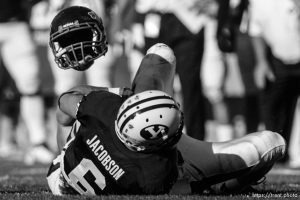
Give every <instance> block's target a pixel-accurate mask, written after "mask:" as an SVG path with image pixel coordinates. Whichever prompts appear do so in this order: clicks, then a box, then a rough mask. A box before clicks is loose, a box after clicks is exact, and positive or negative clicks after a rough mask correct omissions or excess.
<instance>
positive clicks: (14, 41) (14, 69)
mask: <svg viewBox="0 0 300 200" xmlns="http://www.w3.org/2000/svg"><path fill="white" fill-rule="evenodd" d="M10 28H11V31H10V37H9V38H8V41H7V42H5V43H4V45H3V49H2V50H3V54H2V55H3V61H4V62H5V65H6V67H7V70H8V72H9V73H10V74H11V76H12V77H13V79H14V80H15V81H16V85H17V88H18V89H19V91H20V93H21V95H22V96H21V102H20V112H21V116H22V118H23V120H24V122H25V125H26V126H27V128H28V132H29V141H30V142H31V145H32V150H31V151H30V153H29V154H30V156H29V154H28V156H29V157H30V158H29V157H28V162H31V163H32V162H35V161H38V162H43V163H49V162H51V160H52V158H53V154H52V153H51V152H50V151H49V150H48V149H47V148H46V147H45V145H44V144H46V142H47V135H46V122H45V107H44V101H43V98H42V96H41V94H40V89H41V82H40V79H39V63H38V58H37V55H36V52H35V45H34V42H33V40H32V38H31V35H30V31H29V27H28V26H27V24H26V23H22V22H16V23H14V24H12V25H11V26H10ZM31 153H32V154H31Z"/></svg>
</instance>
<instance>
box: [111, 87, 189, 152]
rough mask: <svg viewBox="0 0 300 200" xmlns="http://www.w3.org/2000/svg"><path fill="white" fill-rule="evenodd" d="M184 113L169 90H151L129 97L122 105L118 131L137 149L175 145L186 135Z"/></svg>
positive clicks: (156, 148) (154, 149) (145, 149)
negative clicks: (166, 91)
mask: <svg viewBox="0 0 300 200" xmlns="http://www.w3.org/2000/svg"><path fill="white" fill-rule="evenodd" d="M182 128H183V114H182V112H181V111H180V108H179V104H178V103H177V102H176V101H175V100H174V99H173V98H172V97H171V96H169V95H168V94H167V93H165V92H162V91H158V90H148V91H145V92H141V93H137V94H135V95H133V96H131V97H129V98H128V99H127V100H126V101H125V102H124V103H123V104H122V106H121V107H120V109H119V112H118V116H117V120H116V121H115V130H116V133H117V135H118V137H119V139H120V140H121V141H122V142H123V143H124V144H125V145H126V146H127V147H128V148H129V149H130V150H133V151H143V152H152V151H157V150H160V149H162V148H164V147H173V146H174V145H175V144H176V143H177V142H178V140H179V139H180V136H181V134H182Z"/></svg>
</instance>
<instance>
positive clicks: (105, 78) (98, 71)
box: [86, 46, 115, 87]
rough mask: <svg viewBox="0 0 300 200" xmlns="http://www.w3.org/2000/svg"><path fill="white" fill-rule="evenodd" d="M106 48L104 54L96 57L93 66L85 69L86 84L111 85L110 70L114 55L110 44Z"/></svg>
mask: <svg viewBox="0 0 300 200" xmlns="http://www.w3.org/2000/svg"><path fill="white" fill-rule="evenodd" d="M108 49H109V51H107V53H106V54H105V56H102V57H100V58H98V59H96V60H95V61H94V64H93V66H92V67H91V68H89V69H88V70H86V78H87V83H88V85H93V86H99V87H111V85H112V84H111V79H110V71H111V67H112V64H113V61H114V59H115V56H114V52H113V49H112V48H111V46H108Z"/></svg>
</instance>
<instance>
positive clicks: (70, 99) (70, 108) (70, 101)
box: [56, 85, 132, 126]
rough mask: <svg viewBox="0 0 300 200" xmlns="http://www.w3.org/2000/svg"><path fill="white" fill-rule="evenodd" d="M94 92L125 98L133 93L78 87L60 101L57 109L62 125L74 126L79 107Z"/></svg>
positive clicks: (58, 118)
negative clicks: (83, 98)
mask: <svg viewBox="0 0 300 200" xmlns="http://www.w3.org/2000/svg"><path fill="white" fill-rule="evenodd" d="M93 91H108V92H111V93H114V94H117V95H120V96H122V97H124V98H127V97H128V96H130V95H131V94H132V91H131V90H130V89H128V88H107V87H95V86H89V85H80V86H76V87H74V88H72V89H70V90H68V91H67V92H65V93H63V94H62V95H61V96H60V97H59V99H58V109H57V114H56V117H57V121H58V122H59V123H60V124H61V125H65V126H69V125H72V124H73V122H74V120H75V119H76V114H77V110H78V106H79V104H80V101H81V99H82V97H83V96H86V95H88V94H89V93H91V92H93Z"/></svg>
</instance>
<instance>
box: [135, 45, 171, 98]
mask: <svg viewBox="0 0 300 200" xmlns="http://www.w3.org/2000/svg"><path fill="white" fill-rule="evenodd" d="M175 68H176V58H175V56H174V53H173V50H172V49H171V48H170V47H168V46H167V45H165V44H162V43H158V44H155V45H153V46H152V47H150V49H149V50H148V51H147V53H146V55H145V57H144V58H143V60H142V62H141V64H140V67H139V69H138V71H137V73H136V75H135V77H134V80H133V83H132V89H133V91H134V93H138V92H143V91H145V90H162V91H164V92H166V93H168V94H170V95H171V96H173V83H174V76H175Z"/></svg>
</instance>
